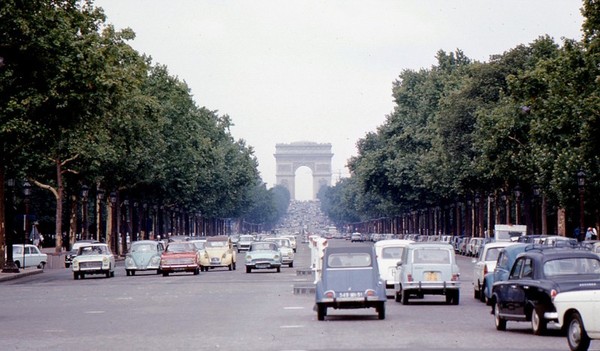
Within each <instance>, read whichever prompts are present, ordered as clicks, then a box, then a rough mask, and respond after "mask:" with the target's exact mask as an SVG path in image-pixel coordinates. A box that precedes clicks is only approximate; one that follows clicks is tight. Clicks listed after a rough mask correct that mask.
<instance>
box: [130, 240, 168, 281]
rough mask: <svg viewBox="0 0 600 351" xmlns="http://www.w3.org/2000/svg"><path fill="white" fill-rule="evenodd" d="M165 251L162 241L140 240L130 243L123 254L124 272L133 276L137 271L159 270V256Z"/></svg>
mask: <svg viewBox="0 0 600 351" xmlns="http://www.w3.org/2000/svg"><path fill="white" fill-rule="evenodd" d="M164 251H165V248H164V246H163V243H162V241H154V240H140V241H134V242H132V243H131V249H130V250H129V252H128V253H127V255H126V256H125V273H126V275H127V276H130V275H131V276H133V275H135V273H136V272H138V271H155V272H156V273H158V272H159V269H160V257H161V255H162V253H163V252H164Z"/></svg>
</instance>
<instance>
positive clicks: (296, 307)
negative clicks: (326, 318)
mask: <svg viewBox="0 0 600 351" xmlns="http://www.w3.org/2000/svg"><path fill="white" fill-rule="evenodd" d="M283 309H284V310H303V309H304V307H302V306H292V307H284V308H283Z"/></svg>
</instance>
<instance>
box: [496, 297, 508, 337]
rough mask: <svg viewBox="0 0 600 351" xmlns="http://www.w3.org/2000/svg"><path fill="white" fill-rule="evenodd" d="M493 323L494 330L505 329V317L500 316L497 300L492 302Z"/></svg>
mask: <svg viewBox="0 0 600 351" xmlns="http://www.w3.org/2000/svg"><path fill="white" fill-rule="evenodd" d="M494 323H495V324H496V330H506V319H504V318H502V317H501V316H500V304H498V302H496V303H495V304H494Z"/></svg>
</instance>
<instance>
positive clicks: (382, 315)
mask: <svg viewBox="0 0 600 351" xmlns="http://www.w3.org/2000/svg"><path fill="white" fill-rule="evenodd" d="M377 318H378V319H385V302H383V301H382V302H380V303H379V307H377Z"/></svg>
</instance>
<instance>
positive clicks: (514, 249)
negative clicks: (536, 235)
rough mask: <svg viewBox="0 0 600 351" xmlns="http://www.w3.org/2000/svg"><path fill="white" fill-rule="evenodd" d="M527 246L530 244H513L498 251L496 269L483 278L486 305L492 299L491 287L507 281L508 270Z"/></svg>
mask: <svg viewBox="0 0 600 351" xmlns="http://www.w3.org/2000/svg"><path fill="white" fill-rule="evenodd" d="M528 246H530V244H523V243H514V245H510V246H506V247H505V248H503V249H501V250H500V252H499V253H498V259H497V260H496V267H494V270H493V271H491V272H488V273H487V274H486V275H485V276H484V277H483V296H484V298H485V301H486V303H487V304H488V305H489V304H490V301H491V299H492V287H493V285H494V283H495V282H500V281H504V280H506V279H508V275H509V273H510V269H511V268H512V265H513V263H515V260H516V259H517V256H518V255H519V254H520V253H521V252H523V251H525V248H526V247H528ZM480 298H481V295H480Z"/></svg>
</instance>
